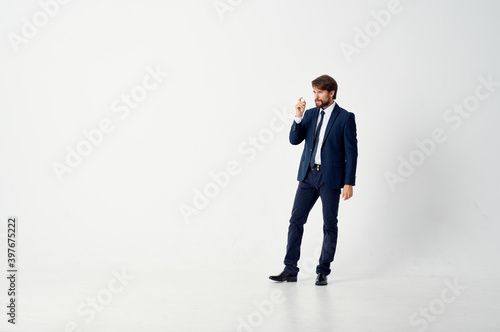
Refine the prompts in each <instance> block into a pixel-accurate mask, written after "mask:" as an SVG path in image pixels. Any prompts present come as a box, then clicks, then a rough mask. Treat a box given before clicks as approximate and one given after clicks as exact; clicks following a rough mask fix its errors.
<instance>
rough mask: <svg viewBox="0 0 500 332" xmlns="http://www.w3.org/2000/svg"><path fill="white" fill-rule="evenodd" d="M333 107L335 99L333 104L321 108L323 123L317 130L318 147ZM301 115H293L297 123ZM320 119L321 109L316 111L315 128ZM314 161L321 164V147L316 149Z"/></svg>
mask: <svg viewBox="0 0 500 332" xmlns="http://www.w3.org/2000/svg"><path fill="white" fill-rule="evenodd" d="M334 107H335V101H333V104H331V105H330V106H328V107H327V108H326V109H324V110H323V111H325V115H323V123H322V124H321V129H320V131H319V140H318V144H320V147H321V145H322V144H323V139H324V137H325V131H326V125H327V124H328V120H330V115H332V111H333V108H334ZM303 117H304V115H302V117H300V118H299V117H295V120H294V121H295V122H297V123H301V122H302V118H303ZM320 121H321V110H320V111H319V113H318V122H316V128H318V124H319V122H320ZM314 163H315V164H318V165H321V149H320V148H318V149H316V156H315V157H314Z"/></svg>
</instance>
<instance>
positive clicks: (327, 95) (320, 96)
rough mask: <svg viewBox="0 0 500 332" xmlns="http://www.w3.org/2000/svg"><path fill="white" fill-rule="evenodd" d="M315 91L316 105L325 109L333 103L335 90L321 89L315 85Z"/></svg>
mask: <svg viewBox="0 0 500 332" xmlns="http://www.w3.org/2000/svg"><path fill="white" fill-rule="evenodd" d="M313 93H314V101H315V102H316V107H320V108H323V109H325V108H327V107H328V106H330V105H331V104H333V95H334V94H335V91H327V90H320V89H318V88H316V87H314V86H313Z"/></svg>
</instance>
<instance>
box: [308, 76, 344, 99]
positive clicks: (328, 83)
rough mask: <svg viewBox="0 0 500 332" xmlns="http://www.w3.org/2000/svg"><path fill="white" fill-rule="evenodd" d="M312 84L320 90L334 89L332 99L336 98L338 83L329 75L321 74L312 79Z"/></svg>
mask: <svg viewBox="0 0 500 332" xmlns="http://www.w3.org/2000/svg"><path fill="white" fill-rule="evenodd" d="M312 86H313V87H314V88H318V89H321V90H327V91H335V93H334V94H333V99H336V98H337V89H338V85H337V82H336V81H335V80H334V79H333V77H331V76H328V75H321V76H320V77H318V78H316V79H315V80H313V81H312Z"/></svg>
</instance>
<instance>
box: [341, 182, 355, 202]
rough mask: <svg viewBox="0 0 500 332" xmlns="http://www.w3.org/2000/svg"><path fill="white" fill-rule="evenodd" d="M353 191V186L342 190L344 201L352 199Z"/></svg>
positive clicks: (345, 186)
mask: <svg viewBox="0 0 500 332" xmlns="http://www.w3.org/2000/svg"><path fill="white" fill-rule="evenodd" d="M352 191H353V190H352V186H351V185H350V184H345V185H344V188H343V189H342V198H343V199H344V201H347V200H348V199H349V198H351V197H352Z"/></svg>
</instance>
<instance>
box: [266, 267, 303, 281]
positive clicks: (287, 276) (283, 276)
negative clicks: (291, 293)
mask: <svg viewBox="0 0 500 332" xmlns="http://www.w3.org/2000/svg"><path fill="white" fill-rule="evenodd" d="M269 279H271V280H274V281H288V282H296V281H297V274H291V273H290V272H288V271H285V270H283V272H281V273H280V274H278V275H277V276H270V277H269Z"/></svg>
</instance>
